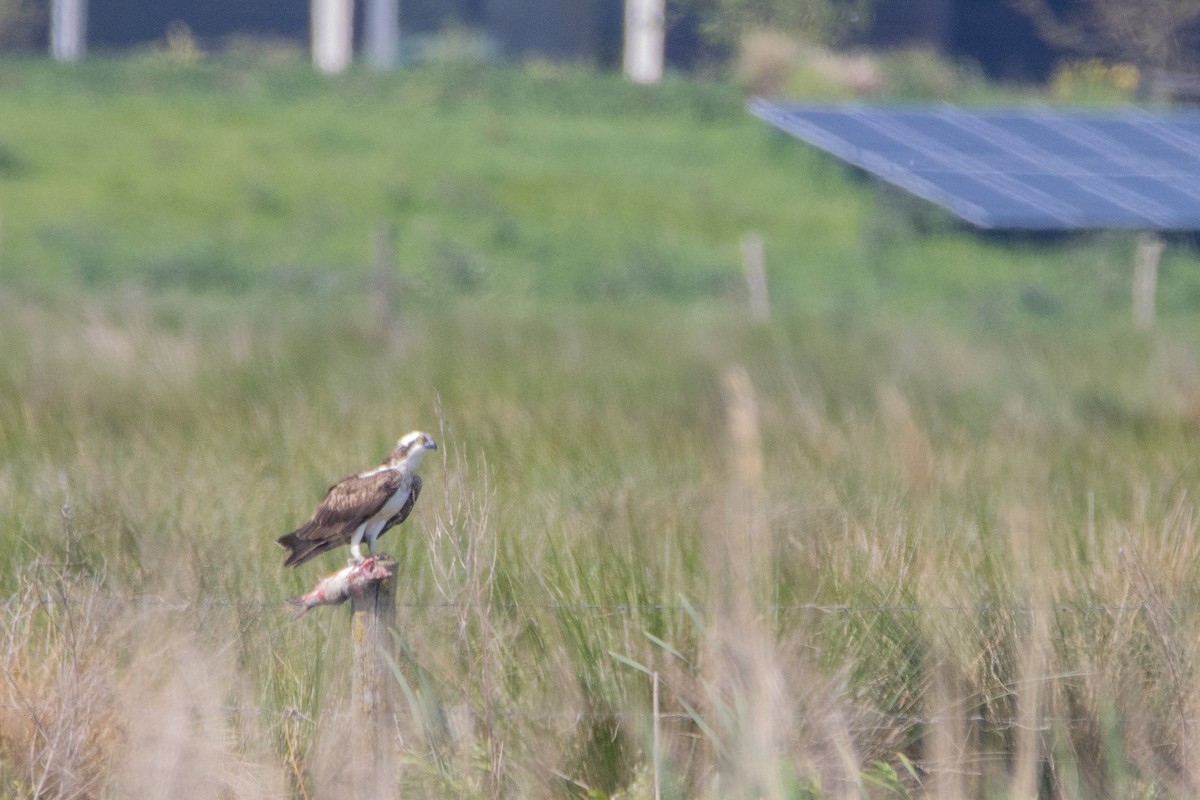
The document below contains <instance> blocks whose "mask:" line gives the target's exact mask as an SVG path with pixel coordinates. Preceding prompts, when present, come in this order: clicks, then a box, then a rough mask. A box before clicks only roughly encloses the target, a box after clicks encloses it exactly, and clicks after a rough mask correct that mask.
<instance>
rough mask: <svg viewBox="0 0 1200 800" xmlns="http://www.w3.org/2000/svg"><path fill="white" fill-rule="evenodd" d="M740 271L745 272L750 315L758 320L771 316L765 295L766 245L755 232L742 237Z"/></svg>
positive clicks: (762, 320)
mask: <svg viewBox="0 0 1200 800" xmlns="http://www.w3.org/2000/svg"><path fill="white" fill-rule="evenodd" d="M742 271H743V272H745V274H746V291H747V293H748V295H749V297H750V316H751V317H753V318H754V319H755V320H756V321H758V322H766V321H767V320H768V319H770V317H771V304H770V299H769V298H768V296H767V246H766V243H765V242H763V237H762V236H760V235H759V234H757V233H747V234H746V235H745V236H743V237H742Z"/></svg>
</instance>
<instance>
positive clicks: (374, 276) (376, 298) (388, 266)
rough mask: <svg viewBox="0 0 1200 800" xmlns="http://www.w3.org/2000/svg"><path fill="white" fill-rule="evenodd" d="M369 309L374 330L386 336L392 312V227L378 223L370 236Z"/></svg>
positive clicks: (393, 254) (394, 252)
mask: <svg viewBox="0 0 1200 800" xmlns="http://www.w3.org/2000/svg"><path fill="white" fill-rule="evenodd" d="M371 310H372V317H373V319H374V323H375V332H376V333H378V334H380V335H386V334H387V333H388V332H389V331H391V329H392V320H393V318H394V317H395V315H396V226H395V225H392V224H391V223H386V222H385V223H381V224H379V225H378V226H376V228H375V231H374V232H373V234H372V236H371Z"/></svg>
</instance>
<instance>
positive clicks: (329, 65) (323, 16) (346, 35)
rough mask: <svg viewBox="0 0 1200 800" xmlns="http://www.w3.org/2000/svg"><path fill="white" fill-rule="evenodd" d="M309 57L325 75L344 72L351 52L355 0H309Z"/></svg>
mask: <svg viewBox="0 0 1200 800" xmlns="http://www.w3.org/2000/svg"><path fill="white" fill-rule="evenodd" d="M309 13H310V14H311V16H312V19H311V22H312V59H313V64H314V65H315V66H316V68H317V69H319V70H321V72H324V73H325V74H327V75H332V74H335V73H338V72H345V71H346V69H347V67H349V66H350V60H351V57H352V56H353V51H354V0H312V6H311V10H310V12H309Z"/></svg>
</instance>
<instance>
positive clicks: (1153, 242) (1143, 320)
mask: <svg viewBox="0 0 1200 800" xmlns="http://www.w3.org/2000/svg"><path fill="white" fill-rule="evenodd" d="M1164 247H1166V244H1165V243H1164V242H1163V238H1162V236H1160V235H1159V234H1157V233H1153V232H1151V233H1143V234H1142V235H1141V236H1139V237H1138V240H1137V251H1136V252H1135V253H1134V256H1133V324H1134V327H1136V328H1137V329H1138V330H1140V331H1148V330H1150V329H1151V328H1153V327H1154V303H1155V295H1156V294H1157V293H1158V261H1159V259H1160V258H1162V252H1163V248H1164Z"/></svg>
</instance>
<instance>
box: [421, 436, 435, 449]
mask: <svg viewBox="0 0 1200 800" xmlns="http://www.w3.org/2000/svg"><path fill="white" fill-rule="evenodd" d="M421 445H422V446H423V447H424V448H425V449H426V450H437V442H435V441H434V440H433V437H432V436H430V435H429V434H425V435H424V436H422V437H421Z"/></svg>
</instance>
